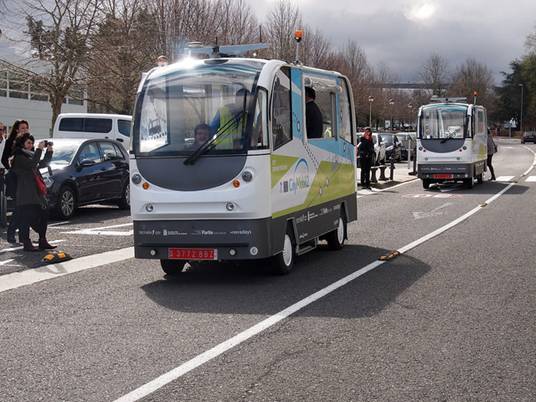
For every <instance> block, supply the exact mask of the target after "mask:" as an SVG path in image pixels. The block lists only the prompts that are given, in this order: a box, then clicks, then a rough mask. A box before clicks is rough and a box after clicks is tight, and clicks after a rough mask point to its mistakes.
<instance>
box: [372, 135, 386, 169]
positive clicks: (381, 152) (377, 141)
mask: <svg viewBox="0 0 536 402" xmlns="http://www.w3.org/2000/svg"><path fill="white" fill-rule="evenodd" d="M372 141H373V142H374V166H377V165H384V164H385V161H386V155H385V144H384V142H383V139H382V136H381V135H380V134H378V133H373V134H372Z"/></svg>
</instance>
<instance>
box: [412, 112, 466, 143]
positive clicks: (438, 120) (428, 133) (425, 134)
mask: <svg viewBox="0 0 536 402" xmlns="http://www.w3.org/2000/svg"><path fill="white" fill-rule="evenodd" d="M466 123H467V106H463V105H431V106H428V107H425V108H423V110H422V115H421V124H420V131H419V136H420V138H422V139H427V140H428V139H447V138H465V136H466V125H467V124H466Z"/></svg>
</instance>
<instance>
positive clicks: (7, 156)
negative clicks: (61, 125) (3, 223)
mask: <svg viewBox="0 0 536 402" xmlns="http://www.w3.org/2000/svg"><path fill="white" fill-rule="evenodd" d="M29 130H30V124H29V123H28V122H27V121H26V120H16V121H15V122H14V123H13V126H12V127H11V132H10V133H9V136H8V137H7V139H6V140H5V144H4V150H3V151H2V165H3V166H4V168H5V169H7V170H8V172H7V174H6V175H5V185H6V196H8V197H11V198H15V195H16V193H17V177H16V175H15V172H13V171H11V159H12V156H13V152H14V150H15V141H16V140H17V138H18V137H20V136H22V135H24V134H26V133H27V132H28V131H29ZM18 227H19V213H18V210H17V207H16V206H15V211H14V212H13V215H11V219H10V220H9V225H8V227H7V234H6V237H7V241H8V242H9V243H11V244H16V243H17V240H16V239H15V232H16V230H17V229H18ZM19 240H20V236H19Z"/></svg>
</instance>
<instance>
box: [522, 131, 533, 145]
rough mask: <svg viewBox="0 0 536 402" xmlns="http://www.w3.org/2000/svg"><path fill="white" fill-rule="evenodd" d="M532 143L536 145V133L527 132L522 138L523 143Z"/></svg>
mask: <svg viewBox="0 0 536 402" xmlns="http://www.w3.org/2000/svg"><path fill="white" fill-rule="evenodd" d="M528 141H531V142H533V143H535V144H536V131H525V132H524V133H523V136H522V137H521V143H522V144H524V143H525V142H528Z"/></svg>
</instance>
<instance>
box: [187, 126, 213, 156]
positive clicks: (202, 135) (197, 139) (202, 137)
mask: <svg viewBox="0 0 536 402" xmlns="http://www.w3.org/2000/svg"><path fill="white" fill-rule="evenodd" d="M209 137H210V126H209V125H208V124H205V123H201V124H198V125H197V126H195V128H194V142H193V143H192V144H191V145H190V149H193V150H195V149H198V148H199V147H201V145H203V144H204V143H205V142H207V141H208V139H209Z"/></svg>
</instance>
